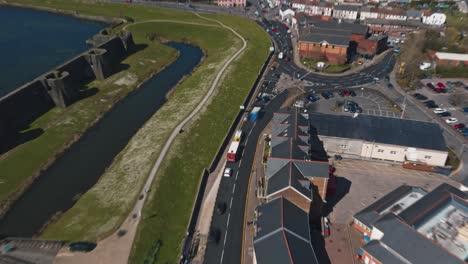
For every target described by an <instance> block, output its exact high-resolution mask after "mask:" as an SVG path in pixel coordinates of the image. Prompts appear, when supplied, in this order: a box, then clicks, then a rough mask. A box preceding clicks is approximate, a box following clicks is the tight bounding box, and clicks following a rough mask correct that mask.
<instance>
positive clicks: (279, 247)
mask: <svg viewBox="0 0 468 264" xmlns="http://www.w3.org/2000/svg"><path fill="white" fill-rule="evenodd" d="M257 215H258V219H257V221H256V223H257V233H256V234H255V237H254V249H255V256H256V259H257V263H259V264H263V263H268V264H270V263H272V264H275V263H312V264H314V263H318V261H317V258H316V256H315V253H314V250H313V248H312V245H311V243H310V230H309V217H308V215H307V213H306V212H304V211H302V210H301V209H299V208H298V207H297V206H295V205H294V204H293V203H291V202H290V201H288V200H287V199H285V198H283V197H279V198H276V199H274V200H271V201H269V202H268V203H265V204H262V205H260V206H258V207H257Z"/></svg>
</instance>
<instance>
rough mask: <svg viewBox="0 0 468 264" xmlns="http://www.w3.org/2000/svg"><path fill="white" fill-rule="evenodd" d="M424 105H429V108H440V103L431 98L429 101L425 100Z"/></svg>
mask: <svg viewBox="0 0 468 264" xmlns="http://www.w3.org/2000/svg"><path fill="white" fill-rule="evenodd" d="M424 105H425V106H426V107H427V108H438V107H439V105H438V104H436V103H435V102H434V101H432V100H429V101H426V102H424Z"/></svg>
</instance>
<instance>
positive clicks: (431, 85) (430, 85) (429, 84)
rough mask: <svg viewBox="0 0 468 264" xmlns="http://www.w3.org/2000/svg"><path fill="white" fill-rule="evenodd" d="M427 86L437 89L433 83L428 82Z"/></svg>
mask: <svg viewBox="0 0 468 264" xmlns="http://www.w3.org/2000/svg"><path fill="white" fill-rule="evenodd" d="M426 86H427V87H428V88H430V89H432V90H434V89H435V86H434V85H433V84H432V83H427V84H426Z"/></svg>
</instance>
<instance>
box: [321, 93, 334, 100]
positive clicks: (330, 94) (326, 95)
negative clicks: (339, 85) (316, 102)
mask: <svg viewBox="0 0 468 264" xmlns="http://www.w3.org/2000/svg"><path fill="white" fill-rule="evenodd" d="M322 97H323V98H325V99H327V100H328V99H330V98H333V97H334V95H333V92H323V93H322Z"/></svg>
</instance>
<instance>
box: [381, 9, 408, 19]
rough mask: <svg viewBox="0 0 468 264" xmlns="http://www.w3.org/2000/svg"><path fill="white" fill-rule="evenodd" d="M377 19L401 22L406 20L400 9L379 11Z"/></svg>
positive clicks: (403, 12)
mask: <svg viewBox="0 0 468 264" xmlns="http://www.w3.org/2000/svg"><path fill="white" fill-rule="evenodd" d="M378 13H379V16H378V18H379V19H384V20H401V21H404V20H406V19H407V16H406V12H405V11H403V10H400V9H379V11H378Z"/></svg>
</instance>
